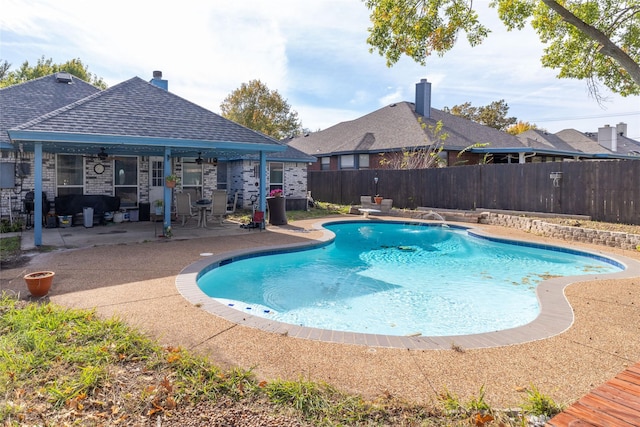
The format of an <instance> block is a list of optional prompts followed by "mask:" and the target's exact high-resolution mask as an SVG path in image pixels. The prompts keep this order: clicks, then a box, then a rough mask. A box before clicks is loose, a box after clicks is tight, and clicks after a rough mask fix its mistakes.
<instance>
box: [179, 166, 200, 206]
mask: <svg viewBox="0 0 640 427" xmlns="http://www.w3.org/2000/svg"><path fill="white" fill-rule="evenodd" d="M182 161H183V163H182V189H183V190H189V189H191V190H194V191H195V193H196V197H197V199H201V198H202V165H199V164H197V163H196V159H195V158H192V159H191V158H189V159H188V158H183V159H182ZM192 197H193V196H192ZM197 199H196V200H197Z"/></svg>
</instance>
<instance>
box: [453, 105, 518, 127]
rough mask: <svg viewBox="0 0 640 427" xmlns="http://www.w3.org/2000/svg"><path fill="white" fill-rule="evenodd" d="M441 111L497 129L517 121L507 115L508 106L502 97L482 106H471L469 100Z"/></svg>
mask: <svg viewBox="0 0 640 427" xmlns="http://www.w3.org/2000/svg"><path fill="white" fill-rule="evenodd" d="M443 111H444V112H446V113H450V114H453V115H456V116H461V117H464V118H466V119H469V120H471V121H474V122H476V123H480V124H481V125H485V126H489V127H492V128H494V129H498V130H505V129H506V128H508V127H509V126H511V125H513V124H515V123H516V121H517V119H516V118H515V117H507V113H508V112H509V106H508V105H507V103H506V102H505V101H504V99H501V100H500V101H493V102H492V103H491V104H489V105H485V106H484V107H472V106H471V103H470V102H465V103H464V104H462V105H454V106H453V107H451V108H449V107H444V108H443Z"/></svg>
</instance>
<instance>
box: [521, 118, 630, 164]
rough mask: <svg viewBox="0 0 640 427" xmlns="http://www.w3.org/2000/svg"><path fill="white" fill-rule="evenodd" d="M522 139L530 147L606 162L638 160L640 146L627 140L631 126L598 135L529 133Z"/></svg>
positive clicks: (606, 129) (571, 131)
mask: <svg viewBox="0 0 640 427" xmlns="http://www.w3.org/2000/svg"><path fill="white" fill-rule="evenodd" d="M518 138H519V139H520V140H521V141H522V142H523V143H524V144H525V145H527V146H529V147H544V148H547V149H550V150H554V149H555V150H557V151H565V152H567V153H573V155H574V158H575V159H576V160H578V159H603V158H604V159H606V158H611V157H612V156H616V155H619V156H626V158H629V157H631V158H638V157H639V156H640V142H638V141H635V140H633V139H631V138H628V137H627V125H626V124H625V123H618V125H616V127H611V126H609V125H605V126H603V127H601V128H599V129H598V132H587V133H582V132H579V131H577V130H575V129H565V130H562V131H560V132H557V133H555V134H549V133H547V132H544V131H541V130H533V129H531V130H528V131H526V132H523V133H521V134H519V135H518Z"/></svg>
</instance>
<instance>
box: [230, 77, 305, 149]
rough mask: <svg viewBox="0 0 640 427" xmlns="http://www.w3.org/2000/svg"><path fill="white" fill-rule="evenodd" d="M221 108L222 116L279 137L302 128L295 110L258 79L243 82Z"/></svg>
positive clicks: (287, 135) (292, 133)
mask: <svg viewBox="0 0 640 427" xmlns="http://www.w3.org/2000/svg"><path fill="white" fill-rule="evenodd" d="M220 110H221V111H222V116H223V117H225V118H227V119H229V120H233V121H234V122H236V123H240V124H241V125H243V126H246V127H248V128H250V129H253V130H256V131H258V132H262V133H263V134H265V135H268V136H270V137H272V138H275V139H278V140H279V139H283V138H287V137H290V136H292V135H297V134H299V133H300V132H301V130H302V124H301V123H300V121H299V120H298V113H297V112H295V111H293V110H291V107H290V106H289V104H288V103H287V101H286V100H285V99H284V98H282V96H281V95H280V94H279V93H278V91H275V90H274V91H271V90H269V88H268V87H267V86H266V85H265V84H264V83H262V82H261V81H260V80H251V81H250V82H249V83H242V85H241V86H240V88H239V89H236V90H234V91H233V92H231V94H230V95H228V96H227V97H226V98H225V99H224V101H222V104H220Z"/></svg>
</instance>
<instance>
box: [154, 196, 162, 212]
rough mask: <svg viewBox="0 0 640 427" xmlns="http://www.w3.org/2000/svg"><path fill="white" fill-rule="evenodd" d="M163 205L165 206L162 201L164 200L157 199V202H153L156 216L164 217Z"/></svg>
mask: <svg viewBox="0 0 640 427" xmlns="http://www.w3.org/2000/svg"><path fill="white" fill-rule="evenodd" d="M163 205H164V202H163V201H162V199H157V200H156V201H154V202H153V206H154V207H155V211H156V215H162V206H163Z"/></svg>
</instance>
